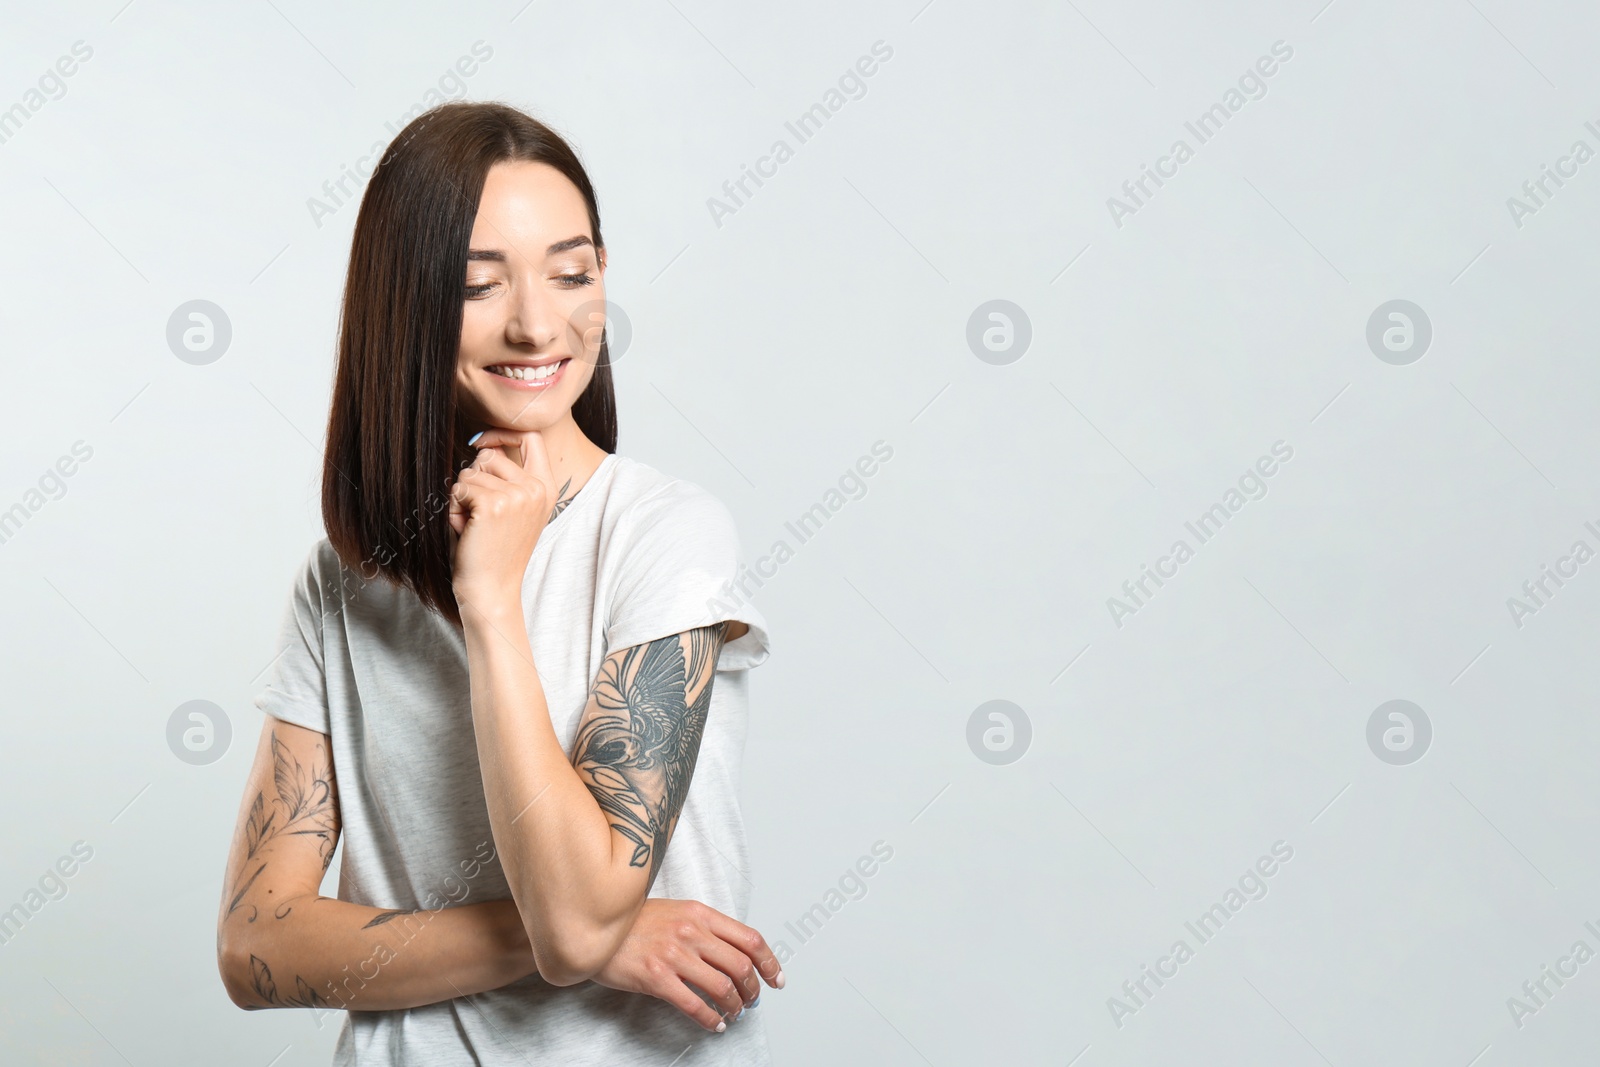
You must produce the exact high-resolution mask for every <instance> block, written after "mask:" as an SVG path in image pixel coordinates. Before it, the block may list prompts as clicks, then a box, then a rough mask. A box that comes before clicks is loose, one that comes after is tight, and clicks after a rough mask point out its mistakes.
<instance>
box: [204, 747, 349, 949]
mask: <svg viewBox="0 0 1600 1067" xmlns="http://www.w3.org/2000/svg"><path fill="white" fill-rule="evenodd" d="M272 758H273V788H274V791H275V792H276V793H277V796H276V797H274V798H272V799H271V800H268V799H267V795H266V793H265V792H261V793H257V794H256V799H255V803H253V804H252V805H251V806H250V817H249V819H248V820H247V821H246V823H245V829H244V833H245V842H244V844H245V856H244V866H243V867H242V868H241V869H240V871H239V873H238V875H236V876H235V878H234V885H235V887H236V888H235V889H234V891H233V893H232V895H231V896H230V898H229V901H228V912H227V914H228V915H232V914H233V913H234V912H235V911H236V910H238V908H239V907H240V906H241V905H242V904H243V902H244V897H245V894H246V893H248V892H249V891H250V887H251V886H252V885H254V884H255V881H256V879H257V878H259V877H261V872H262V871H264V870H266V869H267V860H266V859H265V857H261V853H262V850H263V849H265V848H266V847H267V845H269V844H271V843H272V842H274V841H276V840H277V839H279V838H280V837H308V838H310V839H312V840H314V841H315V842H316V844H317V850H318V853H319V855H320V856H321V858H322V870H323V872H324V873H326V872H327V870H328V864H329V863H330V862H332V860H333V848H334V845H335V843H336V842H337V840H338V836H339V810H338V805H337V803H336V802H335V801H334V799H333V765H332V764H331V763H330V762H329V761H328V760H327V758H326V757H325V755H324V750H323V747H322V746H321V745H318V746H317V756H316V760H315V762H314V763H313V765H312V766H310V767H306V766H305V765H304V764H302V763H301V762H300V761H299V760H298V759H296V758H295V756H294V753H292V752H290V751H289V749H288V748H287V747H286V746H285V745H284V744H283V743H282V742H280V741H279V740H278V735H277V734H276V733H274V734H273V735H272ZM258 857H261V858H258ZM250 908H251V911H252V914H251V916H250V917H249V919H247V920H246V921H247V922H255V921H256V919H257V918H258V914H257V909H256V907H255V905H253V904H252V905H250ZM285 914H287V912H284V913H283V914H279V915H278V916H277V917H278V918H280V919H281V918H283V916H284V915H285Z"/></svg>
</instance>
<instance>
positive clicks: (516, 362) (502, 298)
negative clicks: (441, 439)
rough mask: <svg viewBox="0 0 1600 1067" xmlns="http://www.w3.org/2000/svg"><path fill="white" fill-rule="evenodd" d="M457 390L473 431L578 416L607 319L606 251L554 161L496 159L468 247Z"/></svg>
mask: <svg viewBox="0 0 1600 1067" xmlns="http://www.w3.org/2000/svg"><path fill="white" fill-rule="evenodd" d="M468 249H469V250H468V253H467V276H466V289H465V292H464V294H463V299H464V301H465V303H464V305H463V307H462V314H461V348H460V352H459V354H458V356H457V359H456V388H457V390H458V395H459V398H460V404H461V413H462V416H463V419H464V421H465V422H466V424H467V426H468V428H469V429H473V430H478V429H485V428H488V427H496V426H497V427H501V428H504V429H512V430H546V429H549V428H550V427H552V426H555V425H556V424H558V423H560V422H562V421H563V420H567V419H570V418H571V412H572V405H573V403H574V402H575V401H576V400H577V399H578V397H579V396H580V395H581V394H582V393H583V390H584V389H585V387H587V386H588V384H589V379H590V378H592V377H593V376H594V367H595V363H596V361H597V360H598V359H599V358H600V338H601V328H602V327H603V326H604V324H605V281H604V278H605V253H604V250H603V249H596V248H595V247H594V242H593V240H592V239H591V233H590V227H589V211H588V206H587V205H586V204H585V203H584V199H583V194H582V193H580V192H579V191H578V187H577V186H575V185H573V184H572V182H571V181H569V180H568V179H567V178H566V176H565V175H563V174H562V173H561V172H560V171H558V170H556V169H555V168H554V167H552V166H550V165H549V164H547V163H529V162H523V161H516V162H502V163H496V164H495V165H494V166H492V167H490V168H489V173H488V174H487V175H486V176H485V177H484V182H483V196H482V197H481V198H480V200H479V202H478V215H477V218H476V220H475V221H474V223H473V227H472V241H471V243H470V244H469V246H468Z"/></svg>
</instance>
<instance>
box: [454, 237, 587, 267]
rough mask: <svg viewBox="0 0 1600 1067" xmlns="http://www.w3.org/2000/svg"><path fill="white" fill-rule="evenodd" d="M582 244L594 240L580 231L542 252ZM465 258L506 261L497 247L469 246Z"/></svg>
mask: <svg viewBox="0 0 1600 1067" xmlns="http://www.w3.org/2000/svg"><path fill="white" fill-rule="evenodd" d="M584 245H590V246H593V245H594V242H593V241H591V240H589V235H588V234H585V233H580V234H578V235H577V236H576V237H568V238H567V239H566V240H565V241H557V242H556V243H555V244H553V245H551V246H550V247H549V248H547V249H545V250H544V254H545V255H546V256H554V255H558V254H560V253H562V252H568V251H571V250H572V249H574V248H582V247H583V246H584ZM467 259H468V260H469V261H470V260H475V259H478V260H490V261H492V262H495V263H504V262H505V261H506V254H505V253H504V252H502V251H500V250H499V249H498V248H469V249H467Z"/></svg>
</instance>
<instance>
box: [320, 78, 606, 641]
mask: <svg viewBox="0 0 1600 1067" xmlns="http://www.w3.org/2000/svg"><path fill="white" fill-rule="evenodd" d="M509 160H516V161H524V160H525V161H529V162H536V163H548V164H549V165H550V166H552V167H554V168H556V170H558V171H560V172H561V173H562V174H564V175H565V176H566V177H567V178H568V179H569V180H570V181H571V182H572V184H573V185H575V186H577V187H578V191H579V192H580V193H582V194H583V199H584V202H585V203H586V204H587V205H588V209H589V229H590V238H591V239H592V240H593V241H594V244H595V248H596V249H597V250H598V249H601V248H604V247H605V245H604V242H603V241H602V240H601V237H600V212H599V209H598V207H597V206H596V204H595V195H594V187H593V186H591V185H590V184H589V177H588V175H587V174H586V173H585V172H584V169H583V164H582V163H580V162H579V161H578V157H577V154H576V153H575V152H573V150H572V148H571V147H570V146H569V145H568V144H567V142H566V141H564V140H563V139H562V138H561V136H560V135H559V134H557V133H556V132H555V131H553V130H551V129H550V128H549V127H548V126H546V125H545V124H544V123H542V122H540V121H538V120H537V119H534V118H532V117H530V116H528V115H526V114H524V113H522V112H521V111H518V110H517V109H515V108H513V107H508V106H506V105H504V104H496V103H473V102H467V101H457V102H454V103H448V104H442V105H440V106H439V107H436V108H433V109H432V110H431V111H427V112H424V113H423V114H421V115H419V116H417V118H415V119H413V120H412V121H411V123H410V124H408V125H407V126H406V128H405V129H404V130H401V131H400V135H399V136H398V137H396V138H395V139H394V141H393V142H392V143H391V144H390V145H389V147H388V149H386V150H385V151H384V153H383V158H382V160H381V161H380V162H379V164H378V167H377V170H376V172H375V173H374V174H373V176H372V180H371V181H370V182H368V183H367V188H366V192H365V193H364V194H363V196H362V198H361V210H360V213H359V214H358V215H357V216H356V226H355V236H354V238H353V239H352V241H351V244H350V267H349V272H348V274H347V275H346V278H345V288H344V303H343V307H342V309H341V312H340V320H339V365H338V370H337V371H336V372H335V378H334V385H333V403H332V407H331V410H330V412H329V415H328V450H327V453H326V455H325V456H324V459H323V467H322V521H323V525H324V526H326V527H327V532H328V541H329V543H331V544H332V545H333V548H334V551H336V552H337V553H338V554H339V558H340V560H341V561H342V562H343V563H344V564H345V565H346V566H348V567H353V568H357V569H358V570H359V571H360V573H361V576H362V577H363V578H366V579H372V578H374V577H376V576H378V575H382V576H383V577H385V578H386V579H388V580H389V581H391V582H395V583H397V584H399V585H403V586H405V587H406V588H409V589H411V590H412V591H414V592H415V593H416V594H417V596H418V597H420V598H421V600H422V602H423V603H424V604H425V605H427V606H428V607H429V608H431V609H433V610H435V611H438V612H439V613H440V614H442V615H444V616H445V617H446V618H448V619H450V620H451V621H452V622H454V623H457V624H459V623H460V621H461V615H460V611H459V609H458V608H457V606H456V599H455V593H454V592H453V590H452V587H451V580H450V555H451V543H450V527H449V519H448V516H447V515H446V511H447V509H448V506H449V487H450V483H451V481H452V480H453V479H454V477H455V474H456V472H457V471H459V470H460V469H461V468H462V467H464V466H466V465H467V464H468V463H469V462H471V460H472V451H471V449H469V448H468V447H467V444H466V441H465V440H464V439H463V433H462V432H461V426H460V421H459V413H458V411H457V406H456V391H455V390H456V387H455V368H456V359H457V354H458V352H459V351H460V346H461V310H462V302H463V300H464V299H465V297H464V295H463V286H464V285H465V280H466V271H467V246H468V243H469V242H470V240H471V237H472V227H473V223H474V221H475V220H476V218H477V214H478V200H479V198H480V197H481V196H482V195H483V182H484V178H485V176H486V175H487V174H488V172H489V168H490V167H491V166H493V165H494V164H496V163H500V162H504V161H509ZM572 416H573V419H574V421H576V422H577V424H578V428H579V429H580V430H582V431H583V433H584V436H586V437H588V438H589V440H591V441H593V442H594V443H595V444H596V445H598V446H599V447H600V448H602V449H604V450H605V451H607V452H615V451H616V450H617V406H616V394H615V391H614V390H613V388H612V382H611V358H610V350H609V348H608V345H607V339H606V338H605V336H604V334H602V337H601V342H600V355H599V360H598V362H597V363H596V365H595V368H594V374H593V376H592V377H591V378H590V380H589V385H588V387H587V388H585V389H584V391H583V393H582V395H581V396H579V397H578V399H577V401H576V402H575V403H574V404H573V406H572Z"/></svg>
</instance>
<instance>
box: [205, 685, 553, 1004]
mask: <svg viewBox="0 0 1600 1067" xmlns="http://www.w3.org/2000/svg"><path fill="white" fill-rule="evenodd" d="M339 830H340V823H339V795H338V784H337V782H336V781H335V780H334V773H333V763H332V758H331V756H330V755H329V751H328V738H327V735H325V734H320V733H316V732H315V731H312V730H307V729H305V728H304V727H300V726H295V725H292V724H290V723H287V722H284V721H282V720H280V719H275V718H273V717H272V716H270V715H269V716H267V717H266V720H265V722H263V723H262V727H261V740H260V743H259V745H258V747H257V749H256V759H255V764H254V766H253V767H252V768H251V770H250V778H249V781H248V783H247V784H246V787H245V792H244V800H243V803H242V804H241V805H240V809H239V821H238V826H237V829H236V830H235V831H234V838H233V847H232V850H231V852H230V855H229V857H228V868H227V872H226V878H225V880H224V884H223V895H222V905H221V908H220V911H219V915H218V918H217V966H218V969H219V970H220V971H221V974H222V981H223V985H224V986H225V987H226V988H227V991H228V996H229V998H230V999H231V1000H232V1001H233V1002H234V1003H235V1004H237V1005H238V1006H239V1007H241V1008H252V1009H253V1008H288V1007H298V1008H318V1009H324V1010H330V1011H337V1010H342V1009H346V1008H348V1009H351V1010H355V1011H377V1010H383V1009H391V1008H412V1007H417V1006H419V1005H423V1004H433V1003H437V1002H438V1001H441V1000H449V999H450V998H452V997H459V996H465V995H467V994H470V993H481V992H484V991H485V990H489V989H497V988H499V987H500V986H503V985H506V984H507V983H509V982H513V981H516V980H517V979H518V978H522V977H524V976H525V975H528V974H532V973H533V972H534V970H535V966H534V960H533V952H532V950H531V949H530V948H529V945H528V939H527V934H526V931H525V929H524V927H523V924H522V919H521V916H520V915H519V914H518V913H517V909H516V904H515V903H514V902H513V901H511V900H492V901H484V902H481V903H476V904H463V905H459V906H455V907H447V908H439V909H435V910H429V911H415V912H411V911H405V912H399V911H392V910H387V909H384V908H374V907H369V906H367V905H364V904H352V903H349V902H347V901H342V900H338V899H335V898H332V897H324V896H320V895H318V889H319V888H320V887H321V885H322V876H323V874H324V873H325V872H326V871H327V869H328V863H329V861H330V860H332V858H333V849H334V846H335V845H336V844H337V843H338V840H339ZM480 858H481V857H480Z"/></svg>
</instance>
